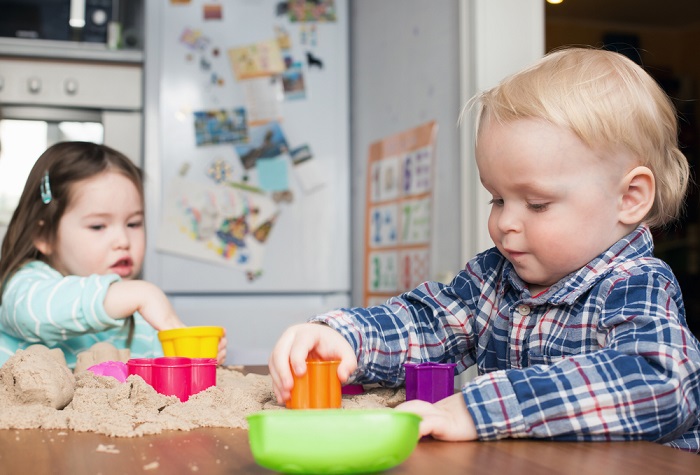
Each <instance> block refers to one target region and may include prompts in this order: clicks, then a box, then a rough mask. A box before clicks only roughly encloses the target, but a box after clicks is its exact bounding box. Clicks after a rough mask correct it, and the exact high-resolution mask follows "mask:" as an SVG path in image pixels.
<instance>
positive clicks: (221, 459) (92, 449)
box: [0, 369, 700, 475]
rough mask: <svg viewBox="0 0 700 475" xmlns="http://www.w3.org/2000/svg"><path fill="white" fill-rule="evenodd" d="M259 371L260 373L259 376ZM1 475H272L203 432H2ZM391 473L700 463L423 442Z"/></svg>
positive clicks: (504, 444)
mask: <svg viewBox="0 0 700 475" xmlns="http://www.w3.org/2000/svg"><path fill="white" fill-rule="evenodd" d="M254 372H260V370H259V369H255V370H254ZM0 473H2V474H31V475H40V474H44V473H47V474H71V475H82V474H90V475H96V474H102V475H111V474H146V475H148V474H168V475H170V474H180V473H184V474H200V473H201V474H207V475H210V474H213V475H217V474H230V473H250V474H264V473H272V472H270V471H269V470H266V469H264V468H262V467H260V466H258V465H257V464H256V463H255V461H254V460H253V455H252V453H251V452H250V445H249V444H248V432H247V431H245V430H242V429H224V428H204V429H196V430H193V431H190V432H182V431H169V432H164V433H162V434H157V435H150V436H145V437H137V438H115V437H108V436H105V435H101V434H95V433H84V432H73V431H56V430H38V429H32V430H0ZM385 473H387V474H392V475H398V474H421V475H424V474H432V473H439V475H447V474H451V473H459V474H464V475H469V474H478V475H510V474H516V473H518V474H519V473H527V474H540V473H542V474H547V475H556V474H572V475H589V474H590V475H607V474H633V475H652V474H658V475H686V474H687V475H691V474H692V475H698V474H700V456H698V455H692V454H688V453H683V452H680V451H677V450H674V449H671V448H668V447H664V446H662V445H658V444H653V443H650V442H613V443H603V442H599V443H581V442H544V441H535V440H505V441H497V442H438V441H435V440H432V439H426V440H422V441H420V442H419V444H418V446H417V447H416V449H415V450H414V452H413V453H412V454H411V456H410V457H409V459H408V460H406V461H405V462H404V463H403V464H401V465H399V466H397V467H395V468H393V469H391V470H389V471H387V472H385Z"/></svg>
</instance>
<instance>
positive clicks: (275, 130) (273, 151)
mask: <svg viewBox="0 0 700 475" xmlns="http://www.w3.org/2000/svg"><path fill="white" fill-rule="evenodd" d="M248 134H249V139H248V143H245V144H236V145H235V148H236V153H238V156H239V157H240V159H241V163H242V164H243V168H245V169H246V170H250V169H251V168H253V167H254V166H255V165H256V162H257V161H258V160H259V159H261V158H274V157H277V156H279V155H282V154H283V153H287V151H288V150H289V147H288V145H287V139H286V138H285V137H284V133H283V132H282V128H281V127H280V124H279V123H278V122H274V121H273V122H268V123H267V124H263V125H259V126H254V127H250V128H249V131H248Z"/></svg>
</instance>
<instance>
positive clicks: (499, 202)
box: [489, 198, 503, 206]
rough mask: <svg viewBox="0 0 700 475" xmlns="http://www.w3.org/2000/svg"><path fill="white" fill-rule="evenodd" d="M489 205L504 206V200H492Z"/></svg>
mask: <svg viewBox="0 0 700 475" xmlns="http://www.w3.org/2000/svg"><path fill="white" fill-rule="evenodd" d="M489 204H490V205H493V206H503V199H502V198H492V199H491V200H490V201H489Z"/></svg>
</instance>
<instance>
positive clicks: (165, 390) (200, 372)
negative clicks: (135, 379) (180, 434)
mask: <svg viewBox="0 0 700 475" xmlns="http://www.w3.org/2000/svg"><path fill="white" fill-rule="evenodd" d="M126 366H127V368H128V371H129V374H130V375H131V374H136V375H139V376H141V377H142V378H143V380H144V381H146V382H147V383H148V384H150V385H151V386H153V389H155V390H156V391H158V392H159V393H161V394H165V395H166V396H177V397H178V399H180V401H182V402H185V401H187V400H188V399H189V398H190V396H193V395H195V394H197V393H198V392H200V391H204V390H205V389H207V388H208V387H211V386H216V359H215V358H184V357H177V356H165V357H161V358H133V359H130V360H129V361H127V362H126Z"/></svg>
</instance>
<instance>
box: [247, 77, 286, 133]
mask: <svg viewBox="0 0 700 475" xmlns="http://www.w3.org/2000/svg"><path fill="white" fill-rule="evenodd" d="M243 95H244V97H245V106H246V109H247V110H248V124H249V125H259V124H262V123H265V122H269V121H273V120H274V121H277V120H280V118H281V117H282V110H281V108H280V104H281V102H282V101H283V100H284V90H283V86H282V81H281V80H280V79H279V77H277V76H273V77H265V78H257V79H250V80H248V81H243Z"/></svg>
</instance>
